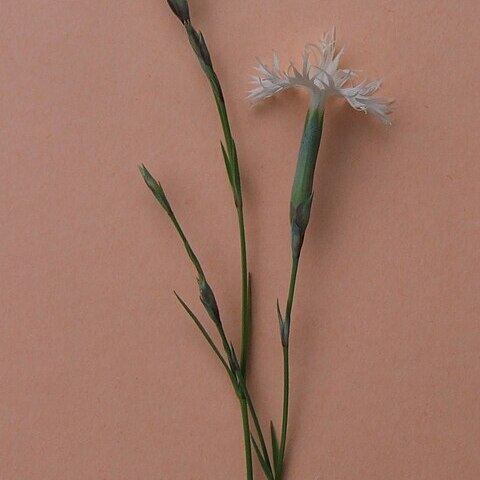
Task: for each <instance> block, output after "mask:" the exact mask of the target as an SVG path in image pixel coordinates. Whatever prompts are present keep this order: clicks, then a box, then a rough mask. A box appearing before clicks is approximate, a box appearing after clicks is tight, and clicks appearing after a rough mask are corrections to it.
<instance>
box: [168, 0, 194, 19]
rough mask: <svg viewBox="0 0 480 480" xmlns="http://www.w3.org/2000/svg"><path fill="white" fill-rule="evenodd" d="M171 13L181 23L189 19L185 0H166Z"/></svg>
mask: <svg viewBox="0 0 480 480" xmlns="http://www.w3.org/2000/svg"><path fill="white" fill-rule="evenodd" d="M167 2H168V4H169V5H170V8H171V9H172V11H173V13H174V14H175V15H176V16H177V17H178V18H179V20H180V21H181V22H182V23H186V22H189V21H190V12H189V11H188V2H187V0H167Z"/></svg>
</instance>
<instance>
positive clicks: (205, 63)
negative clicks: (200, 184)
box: [177, 14, 253, 480]
mask: <svg viewBox="0 0 480 480" xmlns="http://www.w3.org/2000/svg"><path fill="white" fill-rule="evenodd" d="M177 16H178V14H177ZM179 18H180V20H181V21H182V23H183V24H184V26H185V29H186V32H187V35H188V37H189V41H190V44H191V45H192V48H193V50H194V52H195V54H196V56H197V58H198V60H199V62H200V65H201V67H202V70H203V71H204V73H205V75H206V77H207V78H208V80H209V82H210V86H211V88H212V93H213V95H214V98H215V103H216V105H217V109H218V114H219V117H220V121H221V124H222V129H223V134H224V137H225V144H226V156H225V165H226V168H227V174H228V178H229V181H230V185H231V187H232V191H233V196H234V199H235V205H236V208H237V216H238V225H239V232H240V250H241V262H242V340H241V343H242V348H241V360H240V370H241V373H242V375H243V377H244V378H245V376H246V371H247V353H248V343H249V323H250V322H249V305H250V298H249V284H248V267H247V247H246V239H245V222H244V216H243V200H242V187H241V181H240V169H239V166H238V158H237V150H236V147H235V141H234V139H233V136H232V132H231V128H230V122H229V119H228V113H227V107H226V104H225V99H224V96H223V92H222V87H221V85H220V81H219V79H218V77H217V74H216V72H215V70H214V68H213V64H212V61H211V57H210V53H209V51H208V47H207V44H206V42H205V39H204V37H203V35H202V34H201V33H200V32H197V31H196V30H195V29H194V28H193V25H192V24H191V21H190V18H189V15H188V14H184V15H183V17H182V16H179ZM222 148H223V147H222ZM241 407H242V418H243V430H244V438H245V454H246V459H247V479H248V480H250V479H252V478H253V467H252V452H251V443H250V427H249V421H248V406H247V403H246V400H245V401H244V402H241Z"/></svg>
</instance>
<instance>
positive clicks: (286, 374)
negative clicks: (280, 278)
mask: <svg viewBox="0 0 480 480" xmlns="http://www.w3.org/2000/svg"><path fill="white" fill-rule="evenodd" d="M299 260H300V256H294V257H293V260H292V271H291V274H290V288H289V291H288V299H287V308H286V313H285V321H286V322H287V329H288V332H289V330H290V318H291V314H292V307H293V297H294V295H295V284H296V281H297V272H298V263H299ZM289 395H290V368H289V349H288V344H287V345H286V346H284V347H283V415H282V436H281V440H280V451H279V455H278V465H277V477H276V479H277V480H281V478H282V472H283V461H284V457H285V447H286V444H287V426H288V404H289Z"/></svg>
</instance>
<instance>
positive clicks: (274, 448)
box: [270, 422, 279, 473]
mask: <svg viewBox="0 0 480 480" xmlns="http://www.w3.org/2000/svg"><path fill="white" fill-rule="evenodd" d="M270 436H271V437H272V453H273V468H274V469H275V473H277V463H278V454H279V448H278V438H277V433H276V432H275V427H274V426H273V422H270Z"/></svg>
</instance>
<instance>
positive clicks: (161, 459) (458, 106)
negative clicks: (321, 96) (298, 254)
mask: <svg viewBox="0 0 480 480" xmlns="http://www.w3.org/2000/svg"><path fill="white" fill-rule="evenodd" d="M190 3H191V13H192V17H193V20H194V23H195V25H196V26H197V27H198V28H200V29H202V30H203V31H204V32H205V35H206V38H207V40H208V43H209V46H210V49H211V53H212V56H213V58H214V62H215V66H216V68H217V71H218V74H219V76H220V78H221V80H222V82H223V86H224V90H225V95H226V98H227V102H228V106H229V110H230V115H231V122H232V127H233V130H234V134H235V136H236V138H237V144H238V151H239V156H240V162H241V168H242V173H243V180H244V195H245V207H246V222H247V231H248V247H249V260H250V269H251V271H252V275H253V284H254V299H253V301H254V307H253V335H254V339H253V345H252V356H251V366H252V370H251V373H250V377H249V378H250V385H251V390H252V394H253V396H254V398H255V402H256V404H257V406H258V410H259V412H260V415H261V417H262V425H264V426H265V427H267V426H268V422H269V420H270V419H273V420H274V421H275V423H276V424H277V427H278V426H279V423H280V414H281V391H282V381H281V372H282V369H281V348H280V342H279V336H278V331H277V319H276V312H275V302H276V299H277V298H279V299H280V301H281V302H282V303H283V302H284V301H285V297H286V293H287V287H288V276H289V268H290V264H289V262H290V253H289V223H288V202H289V193H290V185H291V179H292V175H293V171H294V167H295V161H296V155H297V150H298V145H299V140H300V136H301V130H302V126H303V118H304V114H305V111H306V108H307V104H308V100H307V98H306V97H305V95H303V94H302V93H301V92H291V93H289V94H286V95H284V96H282V97H279V98H278V99H275V100H273V101H270V102H266V103H265V104H264V105H262V106H260V107H258V108H252V107H251V106H249V105H248V103H247V102H246V101H245V96H246V92H247V89H248V76H249V74H251V73H252V71H253V70H252V68H253V66H254V64H255V58H256V57H257V56H259V57H260V58H262V59H264V60H265V61H270V60H271V56H272V51H273V50H274V49H275V50H277V51H278V52H279V55H280V57H281V59H282V61H283V62H284V63H286V62H287V61H288V60H289V59H293V60H296V61H298V60H299V59H300V54H301V52H302V50H303V46H304V44H305V43H307V42H312V41H316V40H318V39H319V38H320V36H321V34H322V32H324V31H327V30H329V29H330V28H331V27H332V26H333V25H335V26H336V27H337V31H338V39H339V44H340V45H345V46H346V50H345V55H344V58H343V65H344V66H348V67H351V68H356V69H359V70H361V73H360V76H361V78H363V77H364V76H365V77H369V78H379V77H383V78H384V79H385V84H384V87H383V89H382V92H381V93H382V94H384V95H387V96H392V97H395V98H396V99H397V110H396V112H395V114H394V117H393V118H394V124H393V126H392V127H390V128H388V127H385V126H383V125H382V124H380V123H379V122H378V121H376V120H375V119H374V118H372V117H369V116H364V115H363V114H361V113H359V112H355V111H353V110H351V109H350V108H349V107H347V106H346V105H345V104H344V103H343V102H340V101H331V102H329V103H328V106H327V113H326V126H325V131H324V137H323V142H322V147H321V154H320V159H319V167H318V171H317V177H316V181H315V201H314V206H313V212H312V220H311V226H310V230H309V232H308V236H307V240H306V243H305V247H304V254H303V258H302V264H301V268H300V276H299V283H298V294H297V297H296V301H295V306H294V313H293V331H292V343H291V350H292V359H291V360H292V372H291V373H292V396H291V429H290V432H289V444H288V453H287V462H288V466H287V475H286V478H285V480H290V479H291V480H298V479H302V480H324V479H325V480H367V479H368V480H386V479H388V480H453V479H455V480H477V479H478V478H480V456H479V444H480V403H479V393H480V325H479V307H480V296H479V286H480V254H479V244H480V182H479V180H480V161H479V151H480V135H479V120H478V111H479V107H480V104H479V103H480V102H479V98H480V97H479V95H478V87H479V83H478V71H479V68H480V61H479V58H480V57H479V55H478V52H479V50H480V35H479V34H478V17H479V14H480V7H479V4H478V2H477V1H476V0H462V1H461V2H452V1H451V0H448V1H447V0H420V1H419V0H396V1H393V0H362V1H356V0H335V1H333V0H295V1H293V0H263V1H258V0H243V1H242V2H238V1H234V0H222V1H218V0H217V1H215V0H191V2H190ZM0 11H1V15H0V55H1V76H0V88H1V90H0V122H1V125H0V127H1V129H0V154H1V170H0V175H1V188H0V218H1V223H0V225H1V226H0V228H1V235H0V269H1V277H0V282H1V283H0V432H1V433H0V478H1V479H2V480H26V479H28V480H57V479H58V480H137V479H139V480H140V479H142V480H145V479H152V480H153V479H158V480H184V479H185V480H204V479H207V478H208V479H212V480H213V479H227V478H228V479H235V480H236V479H242V478H244V457H243V452H242V431H241V419H240V413H239V409H238V405H237V402H236V399H235V396H234V394H233V393H232V390H231V387H230V386H229V383H228V380H227V378H226V376H225V374H224V372H223V370H222V369H221V367H220V366H219V365H218V363H217V361H216V359H215V358H214V357H213V356H212V354H211V352H210V351H209V350H208V348H207V346H206V344H205V342H204V341H203V339H202V338H201V337H200V336H199V334H198V332H197V331H196V330H195V329H194V327H193V326H192V324H191V322H190V321H189V319H188V318H187V317H186V316H185V314H184V312H182V311H181V309H180V307H179V306H178V304H177V303H176V301H175V298H174V296H173V290H174V289H175V290H177V291H178V292H179V293H180V294H182V295H183V296H184V298H185V299H186V300H187V301H188V303H189V304H190V305H191V306H192V308H193V309H194V310H195V311H196V312H197V313H198V314H199V315H200V317H201V318H202V319H203V320H205V321H206V319H205V317H204V316H203V313H202V309H201V306H200V304H199V301H198V294H197V290H196V284H195V278H194V271H193V270H192V267H191V265H190V264H189V262H188V261H187V259H186V256H185V254H184V252H183V250H182V248H181V245H180V243H179V241H178V238H177V237H176V235H175V232H174V231H173V229H172V228H171V225H170V224H169V222H168V219H167V218H166V216H165V215H164V214H163V212H162V211H161V210H160V208H159V206H158V205H157V204H155V202H154V200H153V198H152V196H151V195H150V193H149V192H148V191H147V189H146V188H145V186H144V185H143V182H142V180H141V178H140V176H139V174H138V171H137V165H138V164H140V163H142V162H143V163H145V164H146V165H147V166H148V167H149V168H150V170H151V171H152V172H153V173H154V174H155V175H156V176H157V177H159V178H161V180H162V182H163V184H164V186H165V189H166V191H167V193H168V195H169V197H170V199H171V203H172V204H173V205H174V208H175V210H176V212H177V214H178V217H179V219H180V220H181V222H182V223H183V225H184V227H185V230H186V232H187V234H188V236H189V238H190V239H191V242H192V244H193V245H194V247H195V248H196V250H197V252H198V255H199V257H200V258H201V260H202V263H203V264H204V266H205V270H206V272H207V274H208V277H209V278H210V280H211V283H212V286H213V288H214V289H215V291H216V293H217V297H218V299H219V303H220V308H221V310H222V313H223V316H224V318H225V326H226V329H227V330H228V332H229V334H230V335H231V337H232V338H233V339H234V341H235V342H236V343H237V344H238V340H239V336H240V328H239V309H240V295H239V290H240V270H239V266H240V262H239V253H238V252H239V249H238V235H237V226H236V217H235V212H234V207H233V203H232V197H231V194H230V192H229V188H228V186H227V181H226V175H225V172H224V168H223V160H222V158H221V153H220V148H219V140H220V136H221V132H220V126H219V122H218V119H217V115H216V111H215V107H214V103H213V100H212V98H211V94H210V90H209V86H208V84H207V82H206V80H205V78H204V77H203V75H202V72H201V70H200V68H199V66H198V64H197V63H196V61H195V59H194V57H193V55H192V53H191V50H190V46H189V45H188V42H187V39H186V37H185V34H184V31H183V29H182V27H181V25H180V24H179V23H178V21H177V20H176V18H175V17H174V16H173V15H172V14H171V12H170V10H169V9H168V7H167V4H166V2H164V1H162V0H115V1H114V0H77V1H70V0H67V1H65V0H62V1H60V0H30V1H29V0H2V2H1V6H0ZM207 323H208V322H207ZM257 467H258V465H257ZM258 472H259V474H258V478H261V477H260V470H259V469H258Z"/></svg>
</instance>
